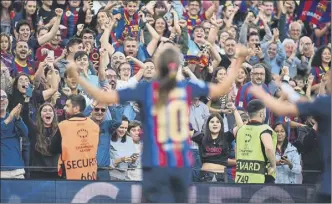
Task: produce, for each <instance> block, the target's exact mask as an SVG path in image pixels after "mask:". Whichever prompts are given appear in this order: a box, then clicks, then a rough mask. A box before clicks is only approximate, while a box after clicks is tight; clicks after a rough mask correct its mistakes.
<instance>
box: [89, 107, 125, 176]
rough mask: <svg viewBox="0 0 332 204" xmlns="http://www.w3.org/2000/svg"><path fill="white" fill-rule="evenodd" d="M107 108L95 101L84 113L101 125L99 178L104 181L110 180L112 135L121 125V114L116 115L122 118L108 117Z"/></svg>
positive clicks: (98, 157)
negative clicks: (110, 118) (109, 118)
mask: <svg viewBox="0 0 332 204" xmlns="http://www.w3.org/2000/svg"><path fill="white" fill-rule="evenodd" d="M107 109H108V106H106V105H104V104H101V103H98V102H97V101H94V102H93V103H92V104H91V105H90V106H88V107H87V108H86V109H85V111H84V115H86V116H87V115H90V118H91V119H92V120H93V121H94V122H95V123H96V124H98V125H99V127H100V132H99V143H98V150H97V164H98V170H97V172H98V174H97V180H103V181H109V180H110V175H109V172H108V169H109V166H110V143H111V137H112V134H113V133H114V131H115V130H116V129H117V128H118V127H119V126H120V125H121V116H120V115H119V114H115V115H116V116H120V118H112V120H108V119H106V111H107Z"/></svg>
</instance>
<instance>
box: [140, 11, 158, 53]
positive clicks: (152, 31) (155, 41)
mask: <svg viewBox="0 0 332 204" xmlns="http://www.w3.org/2000/svg"><path fill="white" fill-rule="evenodd" d="M139 15H140V17H141V19H142V21H143V23H144V24H145V26H146V28H147V29H148V31H149V33H150V35H151V37H152V39H151V41H150V42H149V43H147V42H145V43H147V46H146V50H147V51H148V53H149V55H150V56H152V55H153V53H154V51H155V50H156V49H157V46H158V42H159V40H160V38H161V36H160V35H159V34H158V33H157V31H156V30H155V29H154V28H153V27H152V26H151V25H150V24H149V23H147V21H146V18H145V14H144V13H143V12H141V11H140V12H139Z"/></svg>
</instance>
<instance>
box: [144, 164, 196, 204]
mask: <svg viewBox="0 0 332 204" xmlns="http://www.w3.org/2000/svg"><path fill="white" fill-rule="evenodd" d="M191 172H192V170H191V169H190V168H157V167H156V168H144V169H143V182H142V203H187V202H188V189H189V186H190V183H191Z"/></svg>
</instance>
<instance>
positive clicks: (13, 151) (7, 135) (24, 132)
mask: <svg viewBox="0 0 332 204" xmlns="http://www.w3.org/2000/svg"><path fill="white" fill-rule="evenodd" d="M8 116H9V113H6V116H5V118H1V135H0V137H1V162H0V164H1V171H10V170H15V169H21V168H24V162H23V159H22V154H21V148H20V137H28V128H27V126H26V125H25V124H24V122H23V120H22V119H21V118H20V119H19V120H16V119H13V120H12V121H11V122H10V123H8V124H7V125H6V124H5V122H4V121H5V120H6V119H7V118H8Z"/></svg>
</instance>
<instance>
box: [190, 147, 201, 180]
mask: <svg viewBox="0 0 332 204" xmlns="http://www.w3.org/2000/svg"><path fill="white" fill-rule="evenodd" d="M192 153H193V157H194V159H195V163H194V166H193V173H192V180H193V181H194V182H199V181H200V171H201V168H202V162H201V156H200V155H199V150H198V149H192Z"/></svg>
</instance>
